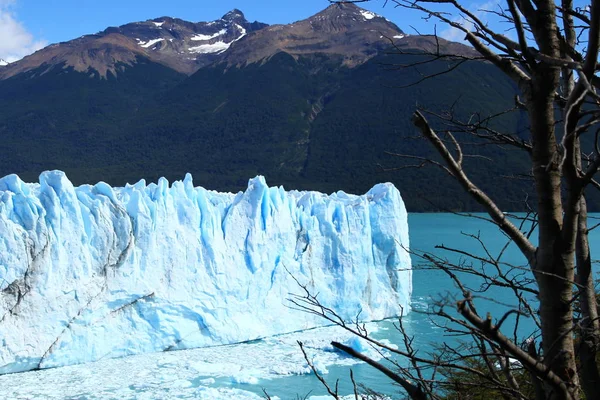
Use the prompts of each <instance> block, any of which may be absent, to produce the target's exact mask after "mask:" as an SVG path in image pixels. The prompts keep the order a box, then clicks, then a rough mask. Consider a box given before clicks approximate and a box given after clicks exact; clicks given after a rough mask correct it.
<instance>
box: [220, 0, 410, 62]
mask: <svg viewBox="0 0 600 400" xmlns="http://www.w3.org/2000/svg"><path fill="white" fill-rule="evenodd" d="M403 36H404V35H403V33H402V31H401V30H400V28H398V27H397V26H396V25H395V24H393V23H392V22H390V21H388V20H387V19H385V18H383V17H381V16H379V15H377V14H375V13H373V12H371V11H367V10H365V9H363V8H360V7H358V6H357V5H355V4H353V3H351V2H340V3H333V4H331V5H330V6H329V7H327V8H326V9H324V10H323V11H321V12H319V13H317V14H315V15H313V16H312V17H309V18H307V19H304V20H301V21H296V22H294V23H292V24H288V25H271V26H269V27H267V28H264V29H261V30H258V31H256V32H255V33H254V34H253V35H250V36H248V37H247V38H246V39H245V40H244V41H243V42H239V43H236V44H235V45H234V46H231V48H230V49H229V50H228V51H227V53H224V59H225V61H226V62H227V63H228V64H229V65H244V64H248V63H253V62H258V61H260V60H264V59H266V58H268V57H270V56H272V55H274V54H276V53H278V52H282V51H283V52H286V53H288V54H291V55H293V56H299V55H309V54H329V55H331V56H334V57H336V58H340V57H341V59H342V60H343V61H342V63H343V64H344V65H347V66H356V65H360V64H362V63H363V62H365V61H366V60H368V59H370V58H371V57H373V56H375V55H376V54H377V53H378V52H379V51H382V50H384V49H387V48H388V47H389V46H390V39H399V38H401V37H403Z"/></svg>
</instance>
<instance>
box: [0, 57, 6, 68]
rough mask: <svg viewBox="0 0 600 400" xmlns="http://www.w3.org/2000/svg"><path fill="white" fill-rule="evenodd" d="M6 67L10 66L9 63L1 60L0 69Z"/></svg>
mask: <svg viewBox="0 0 600 400" xmlns="http://www.w3.org/2000/svg"><path fill="white" fill-rule="evenodd" d="M6 65H8V62H7V61H4V59H2V58H0V67H4V66H6Z"/></svg>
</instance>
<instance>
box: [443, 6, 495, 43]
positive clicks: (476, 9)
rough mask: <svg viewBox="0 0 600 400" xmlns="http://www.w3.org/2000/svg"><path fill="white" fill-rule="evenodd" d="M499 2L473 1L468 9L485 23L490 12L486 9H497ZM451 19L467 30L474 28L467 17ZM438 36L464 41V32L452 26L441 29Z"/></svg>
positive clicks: (453, 40) (454, 40)
mask: <svg viewBox="0 0 600 400" xmlns="http://www.w3.org/2000/svg"><path fill="white" fill-rule="evenodd" d="M499 4H500V0H489V1H487V2H485V3H473V4H471V6H470V7H469V11H471V12H472V13H473V14H474V15H475V17H477V18H478V19H479V20H480V21H482V22H483V23H487V22H488V17H489V16H490V13H489V12H487V11H490V10H494V11H497V7H498V5H499ZM453 21H454V22H457V23H459V24H460V25H462V26H463V27H464V28H466V29H467V30H469V31H472V30H473V28H474V23H473V21H471V20H470V19H468V18H464V17H463V16H461V17H458V18H454V19H453ZM439 36H440V37H442V38H444V39H446V40H450V41H452V42H464V41H465V40H464V39H465V33H464V32H463V31H462V30H460V29H456V28H454V27H452V26H449V27H448V28H446V29H444V30H443V31H441V32H440V33H439Z"/></svg>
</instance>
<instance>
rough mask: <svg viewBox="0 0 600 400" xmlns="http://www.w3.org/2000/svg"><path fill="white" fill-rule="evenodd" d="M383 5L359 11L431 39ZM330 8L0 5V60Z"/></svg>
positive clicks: (189, 1)
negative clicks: (173, 22)
mask: <svg viewBox="0 0 600 400" xmlns="http://www.w3.org/2000/svg"><path fill="white" fill-rule="evenodd" d="M499 1H500V0H465V1H463V2H462V3H463V4H467V5H468V6H469V8H470V9H472V10H479V9H491V8H494V7H497V5H498V3H499ZM581 1H582V0H576V3H577V2H581ZM385 3H386V2H385V0H372V1H369V2H365V3H360V4H359V6H361V7H363V8H366V9H368V10H371V11H373V12H375V13H377V14H379V15H382V16H384V17H386V18H387V19H389V20H390V21H392V22H394V23H396V25H398V26H399V27H400V28H401V29H402V30H403V31H404V32H406V33H409V34H414V33H416V32H419V33H422V34H431V33H433V31H434V26H435V22H434V21H426V20H424V19H423V18H422V17H423V15H422V14H420V13H418V12H414V11H409V10H406V9H403V8H398V7H394V4H393V2H392V1H388V2H387V4H385ZM329 4H330V3H329V1H328V0H279V1H277V0H219V1H215V0H103V1H99V0H0V59H4V60H6V61H8V62H13V61H16V60H18V59H20V58H22V57H24V56H25V55H28V54H31V53H32V52H34V51H35V50H38V49H40V48H42V47H45V46H47V45H49V44H52V43H58V42H63V41H68V40H71V39H75V38H77V37H79V36H82V35H85V34H92V33H96V32H99V31H102V30H104V29H106V28H107V27H109V26H119V25H123V24H126V23H129V22H136V21H145V20H147V19H153V18H158V17H163V16H170V17H177V18H181V19H184V20H187V21H192V22H199V21H213V20H216V19H219V18H220V17H221V16H223V15H224V14H225V13H227V12H228V11H230V10H232V9H234V8H237V9H239V10H241V11H242V12H244V14H245V15H246V19H248V20H249V21H255V20H258V21H260V22H265V23H268V24H278V23H279V24H286V23H290V22H294V21H297V20H300V19H304V18H308V17H310V16H311V15H313V14H316V13H317V12H319V11H321V10H322V9H324V8H326V7H327V6H328V5H329ZM480 15H481V13H480ZM413 28H414V29H413ZM437 33H438V34H439V35H440V36H442V37H445V38H447V39H450V40H457V41H458V40H461V39H462V37H463V36H464V35H462V34H461V33H460V32H458V31H455V30H452V29H448V28H446V27H444V26H442V25H440V24H439V23H438V26H437Z"/></svg>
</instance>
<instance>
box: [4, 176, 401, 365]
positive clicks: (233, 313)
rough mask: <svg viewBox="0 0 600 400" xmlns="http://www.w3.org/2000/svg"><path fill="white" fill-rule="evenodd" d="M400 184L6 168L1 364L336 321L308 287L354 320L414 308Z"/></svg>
mask: <svg viewBox="0 0 600 400" xmlns="http://www.w3.org/2000/svg"><path fill="white" fill-rule="evenodd" d="M408 244H409V243H408V228H407V215H406V210H405V208H404V204H403V201H402V198H401V197H400V194H399V192H398V190H397V189H396V188H395V187H394V186H393V185H391V184H380V185H377V186H375V187H374V188H373V189H371V190H370V191H369V192H368V193H367V194H366V195H364V196H353V195H347V194H345V193H343V192H338V193H336V194H333V195H331V196H326V195H323V194H321V193H317V192H285V191H284V190H283V188H277V187H271V188H270V187H268V186H267V185H266V183H265V181H264V179H263V178H262V177H257V178H255V179H251V180H250V181H249V184H248V189H247V190H246V191H245V192H240V193H238V194H231V193H216V192H210V191H207V190H205V189H203V188H200V187H194V186H193V184H192V179H191V176H189V175H188V176H186V178H185V180H184V181H182V182H181V181H180V182H174V183H173V185H172V186H169V184H168V182H167V181H166V180H165V179H161V180H160V181H159V182H158V184H150V185H146V184H145V182H143V181H140V182H138V183H137V184H135V185H128V186H127V187H124V188H111V187H110V186H108V185H107V184H105V183H98V184H96V185H94V186H90V185H83V186H80V187H73V185H72V184H71V182H70V181H69V180H68V179H67V177H66V176H65V175H64V173H62V172H60V171H53V172H45V173H43V174H42V175H41V176H40V182H39V184H38V183H35V184H27V183H24V182H22V181H21V180H20V179H19V178H18V177H17V176H15V175H12V176H7V177H5V178H3V179H0V340H1V343H2V346H0V373H11V372H18V371H25V370H31V369H36V368H47V367H55V366H63V365H69V364H74V363H81V362H87V361H93V360H98V359H100V358H105V357H119V356H124V355H129V354H136V353H143V352H155V351H167V350H171V349H182V348H191V347H199V346H209V345H218V344H225V343H233V342H239V341H245V340H251V339H256V338H259V337H264V336H269V335H274V334H279V333H284V332H290V331H295V330H299V329H305V328H309V327H314V326H318V325H323V324H324V322H325V321H324V320H322V319H319V318H318V317H315V316H313V315H311V314H307V313H303V312H299V311H297V310H293V309H290V308H289V307H288V306H289V305H290V303H289V302H288V301H287V299H288V298H289V297H290V293H302V289H301V288H300V286H299V284H301V285H306V287H307V288H308V289H309V290H310V291H311V292H312V293H313V294H316V293H318V294H319V299H320V301H321V302H322V303H323V304H324V305H325V306H327V307H330V308H332V309H334V310H336V311H337V312H338V313H339V314H340V315H341V316H342V317H343V318H347V319H354V318H355V317H356V315H357V314H358V313H359V312H360V316H361V318H363V319H365V320H368V319H380V318H384V317H390V316H394V315H398V314H399V313H400V307H404V308H405V310H406V309H407V307H408V306H409V298H410V293H411V271H410V258H409V255H408V253H407V251H406V249H407V248H408Z"/></svg>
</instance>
